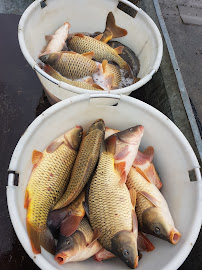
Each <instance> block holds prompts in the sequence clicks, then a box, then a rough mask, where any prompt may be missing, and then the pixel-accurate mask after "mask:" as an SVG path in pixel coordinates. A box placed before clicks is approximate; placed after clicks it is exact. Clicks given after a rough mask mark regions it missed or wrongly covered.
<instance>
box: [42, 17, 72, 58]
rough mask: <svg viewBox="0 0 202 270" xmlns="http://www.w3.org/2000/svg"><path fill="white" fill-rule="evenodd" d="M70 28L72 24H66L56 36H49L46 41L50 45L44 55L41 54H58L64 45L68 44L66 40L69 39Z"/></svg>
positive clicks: (58, 30)
mask: <svg viewBox="0 0 202 270" xmlns="http://www.w3.org/2000/svg"><path fill="white" fill-rule="evenodd" d="M69 28H70V23H68V22H65V23H64V25H63V26H61V27H60V28H59V29H57V31H56V32H55V34H54V35H48V36H46V41H48V42H49V43H48V45H47V46H46V48H45V49H44V51H43V53H41V54H40V56H41V55H44V54H48V53H57V52H60V51H61V50H62V49H63V47H64V45H65V44H66V42H65V41H66V39H67V37H68V33H69Z"/></svg>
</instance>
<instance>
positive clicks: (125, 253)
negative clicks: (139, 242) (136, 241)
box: [123, 249, 129, 257]
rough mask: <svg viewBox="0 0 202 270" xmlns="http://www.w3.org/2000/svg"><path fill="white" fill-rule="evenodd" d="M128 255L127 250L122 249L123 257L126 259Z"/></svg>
mask: <svg viewBox="0 0 202 270" xmlns="http://www.w3.org/2000/svg"><path fill="white" fill-rule="evenodd" d="M128 255H129V251H128V250H127V249H124V251H123V256H124V257H128Z"/></svg>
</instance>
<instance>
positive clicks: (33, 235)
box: [26, 220, 41, 254]
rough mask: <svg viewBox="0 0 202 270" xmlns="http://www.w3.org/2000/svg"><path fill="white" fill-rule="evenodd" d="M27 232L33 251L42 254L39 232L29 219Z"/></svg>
mask: <svg viewBox="0 0 202 270" xmlns="http://www.w3.org/2000/svg"><path fill="white" fill-rule="evenodd" d="M26 222H27V233H28V236H29V239H30V243H31V246H32V251H33V253H34V254H40V253H41V247H40V238H39V232H37V231H36V230H34V229H33V228H32V226H31V224H30V223H29V221H28V220H27V221H26Z"/></svg>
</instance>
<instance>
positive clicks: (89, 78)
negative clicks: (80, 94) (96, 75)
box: [84, 77, 94, 84]
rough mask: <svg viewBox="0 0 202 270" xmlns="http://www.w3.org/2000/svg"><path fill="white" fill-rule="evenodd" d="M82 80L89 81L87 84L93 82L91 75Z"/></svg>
mask: <svg viewBox="0 0 202 270" xmlns="http://www.w3.org/2000/svg"><path fill="white" fill-rule="evenodd" d="M84 82H86V83H89V84H93V83H94V81H93V78H92V77H88V78H87V79H85V80H84Z"/></svg>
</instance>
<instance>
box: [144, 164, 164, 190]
mask: <svg viewBox="0 0 202 270" xmlns="http://www.w3.org/2000/svg"><path fill="white" fill-rule="evenodd" d="M144 175H145V176H146V177H147V178H148V179H149V180H150V181H151V182H152V183H153V184H154V185H155V186H156V187H157V188H158V189H160V188H161V187H162V182H161V180H160V178H159V176H158V173H157V171H156V169H155V167H154V164H153V163H150V165H149V167H148V168H146V169H145V170H144Z"/></svg>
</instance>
